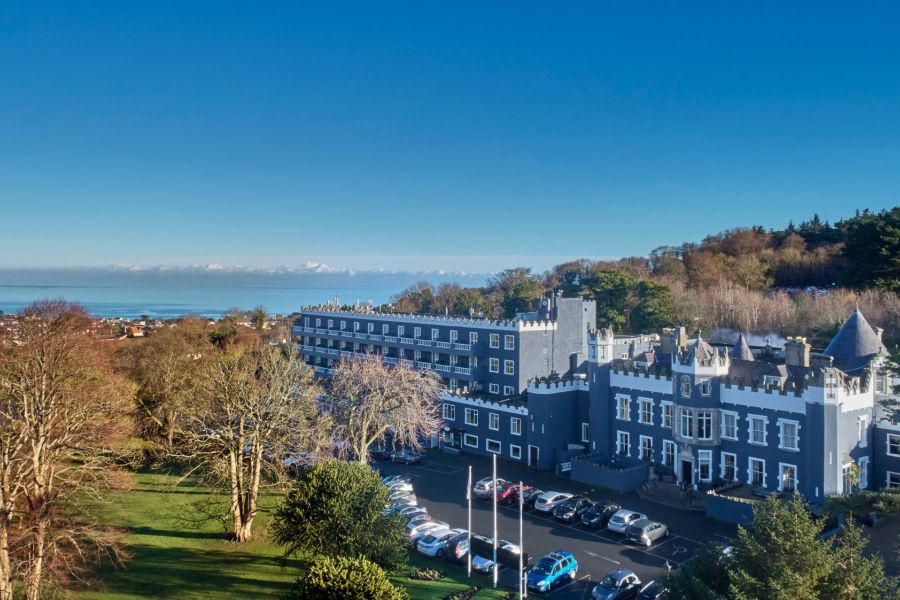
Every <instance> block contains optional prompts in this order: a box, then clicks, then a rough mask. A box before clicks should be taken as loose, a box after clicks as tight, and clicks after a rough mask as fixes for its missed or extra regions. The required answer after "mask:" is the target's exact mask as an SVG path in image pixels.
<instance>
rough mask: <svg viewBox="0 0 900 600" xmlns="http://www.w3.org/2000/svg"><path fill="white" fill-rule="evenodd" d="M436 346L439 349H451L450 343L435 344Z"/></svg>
mask: <svg viewBox="0 0 900 600" xmlns="http://www.w3.org/2000/svg"><path fill="white" fill-rule="evenodd" d="M434 345H435V346H437V347H438V348H449V347H450V342H434Z"/></svg>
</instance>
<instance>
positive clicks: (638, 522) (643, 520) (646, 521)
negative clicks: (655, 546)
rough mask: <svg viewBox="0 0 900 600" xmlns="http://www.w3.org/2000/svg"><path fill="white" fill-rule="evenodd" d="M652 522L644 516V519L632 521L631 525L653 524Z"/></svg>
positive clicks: (643, 525)
mask: <svg viewBox="0 0 900 600" xmlns="http://www.w3.org/2000/svg"><path fill="white" fill-rule="evenodd" d="M653 523H654V522H653V521H651V520H650V519H647V518H644V519H638V520H637V521H635V522H634V523H632V524H631V526H632V527H646V526H647V525H653Z"/></svg>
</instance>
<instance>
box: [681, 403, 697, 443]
mask: <svg viewBox="0 0 900 600" xmlns="http://www.w3.org/2000/svg"><path fill="white" fill-rule="evenodd" d="M681 437H686V438H692V437H694V415H692V414H691V411H690V410H688V409H686V408H682V409H681Z"/></svg>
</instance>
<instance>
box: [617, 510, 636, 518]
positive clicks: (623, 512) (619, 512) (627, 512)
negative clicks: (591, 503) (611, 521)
mask: <svg viewBox="0 0 900 600" xmlns="http://www.w3.org/2000/svg"><path fill="white" fill-rule="evenodd" d="M616 514H617V515H622V516H623V517H626V516H628V515H638V514H640V513H639V512H638V511H636V510H631V509H629V508H620V509H619V510H617V511H616Z"/></svg>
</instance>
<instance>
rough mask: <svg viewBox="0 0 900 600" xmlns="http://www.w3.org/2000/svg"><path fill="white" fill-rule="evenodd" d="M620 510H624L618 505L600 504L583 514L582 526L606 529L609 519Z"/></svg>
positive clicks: (610, 503)
mask: <svg viewBox="0 0 900 600" xmlns="http://www.w3.org/2000/svg"><path fill="white" fill-rule="evenodd" d="M620 510H622V507H621V506H619V505H618V504H613V503H612V502H598V503H596V504H594V505H593V506H591V507H590V508H589V509H587V510H586V511H584V512H583V513H581V524H582V525H584V526H585V527H595V528H597V529H599V528H601V527H606V524H607V523H608V522H609V518H610V517H611V516H613V515H614V514H616V512H617V511H620Z"/></svg>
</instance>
